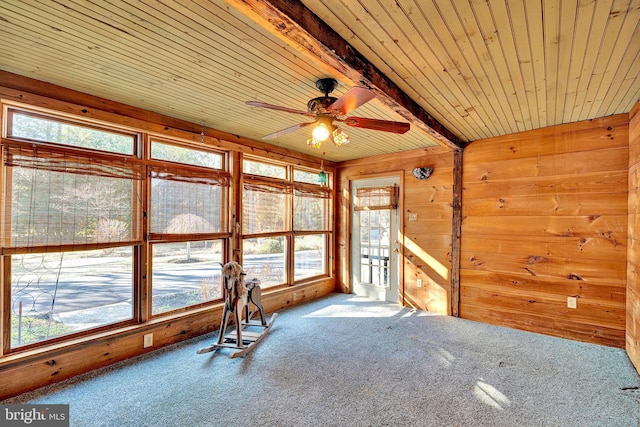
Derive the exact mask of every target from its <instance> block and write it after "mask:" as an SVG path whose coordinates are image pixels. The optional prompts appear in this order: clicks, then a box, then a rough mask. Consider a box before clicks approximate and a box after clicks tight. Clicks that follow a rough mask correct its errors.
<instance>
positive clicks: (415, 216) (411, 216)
mask: <svg viewBox="0 0 640 427" xmlns="http://www.w3.org/2000/svg"><path fill="white" fill-rule="evenodd" d="M417 220H418V214H417V213H410V214H409V221H417Z"/></svg>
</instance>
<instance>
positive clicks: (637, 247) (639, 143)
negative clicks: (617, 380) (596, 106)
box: [626, 102, 640, 372]
mask: <svg viewBox="0 0 640 427" xmlns="http://www.w3.org/2000/svg"><path fill="white" fill-rule="evenodd" d="M639 271H640V102H638V103H637V104H636V105H635V107H634V108H633V109H632V110H631V113H630V115H629V249H628V251H627V342H626V349H627V354H628V355H629V358H630V359H631V361H632V362H633V364H634V365H635V367H636V370H637V371H638V372H640V279H639V278H638V272H639Z"/></svg>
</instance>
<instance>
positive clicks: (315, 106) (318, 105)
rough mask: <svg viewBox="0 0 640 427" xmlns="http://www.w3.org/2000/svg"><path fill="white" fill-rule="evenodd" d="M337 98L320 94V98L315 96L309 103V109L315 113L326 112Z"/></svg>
mask: <svg viewBox="0 0 640 427" xmlns="http://www.w3.org/2000/svg"><path fill="white" fill-rule="evenodd" d="M337 100H338V98H334V97H333V96H320V97H318V98H313V99H312V100H311V101H309V102H308V103H307V110H308V111H309V112H310V113H313V114H324V113H327V112H328V111H329V110H328V108H329V106H330V105H331V104H333V103H334V102H336V101H337Z"/></svg>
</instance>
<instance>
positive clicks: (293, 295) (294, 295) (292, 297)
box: [291, 292, 298, 302]
mask: <svg viewBox="0 0 640 427" xmlns="http://www.w3.org/2000/svg"><path fill="white" fill-rule="evenodd" d="M297 299H298V294H296V293H295V292H294V293H293V294H292V295H291V300H292V301H293V302H295V301H296V300H297Z"/></svg>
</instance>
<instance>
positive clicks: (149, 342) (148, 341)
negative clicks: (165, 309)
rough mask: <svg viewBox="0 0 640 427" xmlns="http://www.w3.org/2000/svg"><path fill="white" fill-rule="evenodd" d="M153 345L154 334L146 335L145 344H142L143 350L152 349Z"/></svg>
mask: <svg viewBox="0 0 640 427" xmlns="http://www.w3.org/2000/svg"><path fill="white" fill-rule="evenodd" d="M152 345H153V334H146V335H145V336H144V343H143V344H142V348H147V347H151V346H152Z"/></svg>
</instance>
